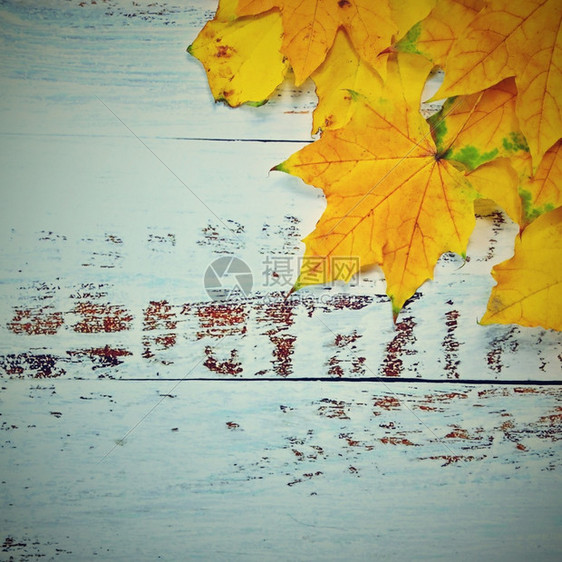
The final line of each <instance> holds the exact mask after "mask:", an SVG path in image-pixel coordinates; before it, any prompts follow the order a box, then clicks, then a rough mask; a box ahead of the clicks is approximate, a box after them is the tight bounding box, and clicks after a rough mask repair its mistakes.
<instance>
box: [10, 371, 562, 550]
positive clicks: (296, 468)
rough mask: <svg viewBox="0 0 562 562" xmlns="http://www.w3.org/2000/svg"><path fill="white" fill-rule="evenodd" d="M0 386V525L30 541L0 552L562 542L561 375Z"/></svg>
mask: <svg viewBox="0 0 562 562" xmlns="http://www.w3.org/2000/svg"><path fill="white" fill-rule="evenodd" d="M4 387H5V388H3V389H2V392H1V394H0V397H1V399H2V402H3V404H2V413H3V415H2V422H3V425H2V429H3V430H4V432H3V439H2V458H3V462H4V463H5V464H4V466H5V467H6V468H7V467H10V469H9V470H3V475H2V485H1V487H0V490H1V494H2V501H3V504H4V506H5V508H4V509H3V519H4V523H3V533H4V534H6V535H7V536H11V537H13V538H14V539H15V541H16V542H17V543H27V544H28V546H27V547H25V548H24V547H21V548H20V547H10V548H5V552H8V553H10V554H12V555H14V556H16V557H17V556H18V554H19V553H22V552H25V553H28V554H30V553H33V552H36V553H38V554H45V555H47V556H55V555H57V557H58V556H62V558H63V559H64V558H67V559H74V560H76V559H89V558H90V557H92V556H93V554H94V553H97V557H98V558H101V559H106V560H120V559H123V560H124V559H127V558H129V559H130V557H131V556H133V557H139V558H140V559H155V558H157V556H159V555H160V556H163V557H164V558H170V559H199V558H202V559H207V560H208V559H212V560H215V559H219V560H233V559H241V560H246V559H251V560H253V559H262V560H263V559H267V560H276V559H279V558H291V559H297V560H324V559H326V560H338V559H341V557H342V556H344V555H345V557H346V558H348V559H351V560H368V559H371V558H372V555H373V552H374V551H376V552H377V556H380V557H381V558H383V559H399V560H404V559H414V558H415V559H427V560H435V559H450V557H451V556H452V555H455V554H456V555H458V556H460V557H461V558H462V559H475V558H484V559H494V560H508V559H517V560H522V559H528V558H530V557H533V558H534V559H542V560H548V559H555V558H556V556H557V555H559V553H560V549H561V547H562V544H561V539H560V537H561V535H560V533H559V532H558V531H559V522H560V517H561V515H562V512H561V505H560V501H559V494H557V493H556V491H557V490H559V486H560V466H561V462H562V459H561V455H560V447H559V440H560V436H561V433H560V432H561V430H562V424H561V416H562V413H561V407H562V406H561V398H562V396H561V394H560V391H559V390H558V389H552V390H547V389H533V388H529V387H525V386H521V387H518V388H501V387H500V388H496V389H482V388H481V387H471V386H463V387H459V386H456V385H455V386H450V385H449V386H446V385H444V386H442V387H439V389H437V390H434V389H431V388H427V387H426V386H424V385H421V386H418V385H407V384H403V383H399V384H396V385H393V386H392V388H389V387H388V386H385V385H381V384H368V383H361V382H356V383H298V384H293V383H290V382H286V381H279V382H271V383H267V382H259V381H256V382H235V381H232V382H222V383H217V382H184V383H181V384H179V385H173V386H172V385H171V384H170V383H162V382H125V381H81V382H80V383H77V382H76V381H42V382H38V383H33V384H30V383H29V382H26V381H19V382H18V381H11V382H10V383H9V384H8V385H4ZM476 537H477V539H478V540H475V538H476ZM3 538H4V537H3ZM55 548H56V549H60V550H59V552H58V554H57V553H55Z"/></svg>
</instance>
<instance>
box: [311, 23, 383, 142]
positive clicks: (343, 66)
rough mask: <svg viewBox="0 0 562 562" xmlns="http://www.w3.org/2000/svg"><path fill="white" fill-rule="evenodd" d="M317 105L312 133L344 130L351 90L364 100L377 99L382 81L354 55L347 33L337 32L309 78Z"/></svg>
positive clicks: (350, 107)
mask: <svg viewBox="0 0 562 562" xmlns="http://www.w3.org/2000/svg"><path fill="white" fill-rule="evenodd" d="M312 79H313V81H314V83H315V85H316V95H317V96H318V104H317V106H316V109H315V110H314V114H313V117H312V133H313V134H314V133H317V132H318V130H319V129H322V130H326V129H337V128H339V127H343V126H344V125H345V124H346V123H347V122H348V121H349V119H350V118H351V114H352V112H353V106H354V104H353V100H352V95H351V94H350V90H351V91H353V92H357V93H359V94H361V95H363V96H365V97H369V98H373V97H375V96H377V95H380V93H381V90H382V80H381V78H380V76H379V74H378V73H377V72H375V71H374V70H373V69H372V67H371V66H370V65H369V64H367V63H366V62H365V61H363V60H362V59H361V58H360V57H359V56H358V55H357V54H356V52H355V50H354V48H353V45H352V44H351V42H350V41H349V38H348V36H347V34H346V32H345V31H344V30H343V29H340V30H339V31H338V33H337V35H336V39H335V41H334V45H333V47H332V49H331V50H330V52H329V53H328V56H327V57H326V60H325V61H324V63H323V64H322V65H321V66H320V68H319V69H318V70H316V71H315V72H314V73H313V74H312Z"/></svg>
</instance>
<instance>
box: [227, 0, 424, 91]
mask: <svg viewBox="0 0 562 562" xmlns="http://www.w3.org/2000/svg"><path fill="white" fill-rule="evenodd" d="M434 4H435V0H415V1H413V0H410V1H407V0H381V1H379V2H377V3H376V5H374V3H373V1H372V0H238V8H237V13H238V15H240V16H254V15H257V14H261V13H263V12H266V11H268V10H271V9H273V8H276V9H279V10H280V11H281V13H282V16H283V31H284V33H283V46H282V51H283V53H284V54H286V55H287V57H288V58H289V61H290V63H291V66H292V67H293V70H294V72H295V83H296V85H297V86H299V85H300V84H302V83H303V82H304V81H305V80H306V79H307V78H308V77H309V76H310V75H311V74H312V72H314V71H315V70H316V69H317V68H318V67H319V66H320V65H321V64H322V62H323V61H324V59H325V58H326V55H327V54H328V51H329V50H330V47H331V46H332V44H333V42H334V39H335V37H336V32H337V30H338V28H340V27H342V28H344V29H345V30H346V32H347V33H348V35H349V37H350V39H351V41H352V43H353V45H354V47H355V49H356V51H357V53H358V54H359V56H360V57H361V58H362V59H363V60H365V61H366V62H368V63H369V64H371V65H372V66H373V68H375V69H376V70H378V71H379V72H381V73H384V67H383V65H384V59H379V58H378V56H377V55H378V54H379V53H380V52H381V51H383V50H384V49H386V48H387V47H388V46H389V45H390V44H391V43H392V42H393V39H394V38H395V37H397V36H398V35H399V34H400V33H405V32H406V31H407V29H409V27H410V26H411V25H413V24H414V23H415V22H416V21H419V20H420V19H422V18H423V17H425V16H426V15H427V14H428V13H429V11H430V10H431V8H432V7H433V5H434ZM406 5H407V9H406V8H405V6H406Z"/></svg>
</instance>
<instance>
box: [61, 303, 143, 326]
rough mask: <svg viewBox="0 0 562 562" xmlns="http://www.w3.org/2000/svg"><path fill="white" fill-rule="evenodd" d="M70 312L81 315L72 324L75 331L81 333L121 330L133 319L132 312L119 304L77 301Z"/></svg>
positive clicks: (129, 324)
mask: <svg viewBox="0 0 562 562" xmlns="http://www.w3.org/2000/svg"><path fill="white" fill-rule="evenodd" d="M72 312H73V313H74V314H77V315H78V316H82V317H83V320H81V321H80V322H77V323H76V324H75V325H74V326H73V328H74V331H75V332H80V333H83V334H92V333H97V332H105V333H113V332H122V331H124V330H128V329H129V328H130V327H131V322H132V321H133V316H132V314H131V313H130V312H129V311H128V310H127V309H126V308H124V307H122V306H119V305H109V304H95V303H92V302H84V303H78V304H77V305H76V306H75V307H74V310H73V311H72Z"/></svg>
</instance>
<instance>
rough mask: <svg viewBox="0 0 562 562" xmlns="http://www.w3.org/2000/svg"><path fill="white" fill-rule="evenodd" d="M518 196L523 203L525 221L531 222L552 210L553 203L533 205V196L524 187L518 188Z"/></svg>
mask: <svg viewBox="0 0 562 562" xmlns="http://www.w3.org/2000/svg"><path fill="white" fill-rule="evenodd" d="M519 196H520V197H521V203H522V204H523V213H524V216H525V221H526V222H527V223H530V222H533V221H534V220H535V219H536V218H538V217H540V216H541V215H544V214H545V213H548V212H549V211H553V210H554V205H552V204H551V203H547V204H546V205H543V206H542V207H533V196H532V194H531V193H529V192H528V191H526V190H525V189H520V190H519Z"/></svg>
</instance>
